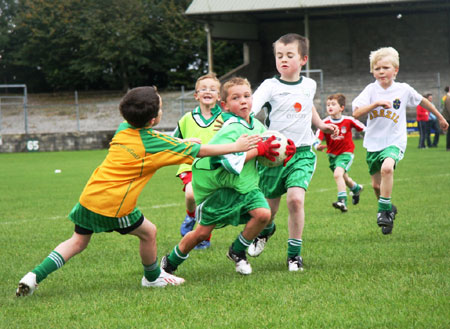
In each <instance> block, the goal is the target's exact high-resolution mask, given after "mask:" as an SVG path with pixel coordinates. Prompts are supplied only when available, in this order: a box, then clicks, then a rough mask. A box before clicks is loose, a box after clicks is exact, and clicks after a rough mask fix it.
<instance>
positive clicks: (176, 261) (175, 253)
mask: <svg viewBox="0 0 450 329" xmlns="http://www.w3.org/2000/svg"><path fill="white" fill-rule="evenodd" d="M188 257H189V254H183V253H182V252H181V251H180V248H179V247H178V245H176V246H175V248H173V250H172V252H171V253H170V254H169V256H168V257H167V258H168V259H169V262H170V264H172V265H173V266H178V265H180V264H181V263H183V262H184V261H185V260H186V259H187V258H188Z"/></svg>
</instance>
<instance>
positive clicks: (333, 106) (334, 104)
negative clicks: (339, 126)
mask: <svg viewBox="0 0 450 329" xmlns="http://www.w3.org/2000/svg"><path fill="white" fill-rule="evenodd" d="M343 111H344V107H343V106H340V105H339V103H338V101H337V100H336V99H328V100H327V113H328V114H329V115H330V116H331V117H332V118H333V119H339V118H340V117H341V116H342V112H343Z"/></svg>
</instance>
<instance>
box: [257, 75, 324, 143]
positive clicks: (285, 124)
mask: <svg viewBox="0 0 450 329" xmlns="http://www.w3.org/2000/svg"><path fill="white" fill-rule="evenodd" d="M316 87H317V86H316V82H315V81H314V80H312V79H310V78H307V77H300V79H299V80H298V81H296V82H287V81H283V80H281V79H280V78H279V77H275V78H271V79H266V80H264V81H263V83H262V84H261V85H260V86H259V87H258V88H257V89H256V91H255V93H254V94H253V106H252V112H253V113H254V114H255V115H256V114H258V113H259V112H260V111H261V109H263V108H264V110H265V111H266V115H267V117H266V120H265V122H264V123H265V125H266V127H267V129H268V130H276V131H279V132H281V133H282V134H283V135H285V136H286V137H287V138H290V139H292V140H293V141H294V144H295V146H296V147H300V146H309V145H312V143H313V142H314V140H315V137H314V133H313V131H312V128H311V122H312V107H313V105H314V103H313V99H314V94H315V93H316Z"/></svg>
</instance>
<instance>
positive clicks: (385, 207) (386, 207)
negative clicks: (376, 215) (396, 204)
mask: <svg viewBox="0 0 450 329" xmlns="http://www.w3.org/2000/svg"><path fill="white" fill-rule="evenodd" d="M390 210H392V203H391V198H384V197H382V196H380V198H379V199H378V211H390Z"/></svg>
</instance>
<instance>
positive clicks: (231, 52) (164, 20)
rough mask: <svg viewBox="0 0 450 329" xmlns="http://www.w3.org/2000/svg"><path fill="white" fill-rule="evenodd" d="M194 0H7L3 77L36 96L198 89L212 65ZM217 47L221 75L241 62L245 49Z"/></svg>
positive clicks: (2, 21) (0, 20) (0, 25)
mask: <svg viewBox="0 0 450 329" xmlns="http://www.w3.org/2000/svg"><path fill="white" fill-rule="evenodd" d="M189 2H190V1H188V0H23V1H19V2H17V0H2V2H1V6H0V10H1V16H0V32H2V33H0V55H1V56H2V59H1V62H0V70H1V71H0V72H1V73H2V77H3V76H7V77H8V78H7V79H8V80H10V79H12V77H13V76H16V77H18V79H20V80H22V81H20V82H21V83H26V84H27V85H28V86H29V89H30V91H33V90H49V89H50V90H71V89H72V90H73V89H119V88H122V89H124V90H126V89H128V88H130V87H134V86H138V85H151V84H156V85H158V87H160V88H166V87H169V88H178V87H179V86H181V85H185V86H188V87H190V86H193V84H194V82H195V79H196V78H197V77H198V76H199V75H201V74H203V73H205V71H206V68H207V63H206V37H205V32H204V30H203V25H202V24H199V23H197V22H194V21H192V20H190V19H188V18H186V17H185V15H184V11H185V10H186V8H187V6H188V4H189ZM216 45H218V49H221V50H220V52H215V54H214V55H215V69H216V70H217V73H219V75H221V74H223V73H225V72H223V73H222V71H224V68H228V67H230V68H233V67H235V66H236V65H238V64H240V62H241V61H242V58H241V57H242V56H241V55H240V54H241V50H237V48H236V47H235V46H234V45H232V44H230V43H227V42H224V41H217V42H215V46H216ZM3 73H5V75H3ZM6 73H8V74H6Z"/></svg>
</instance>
